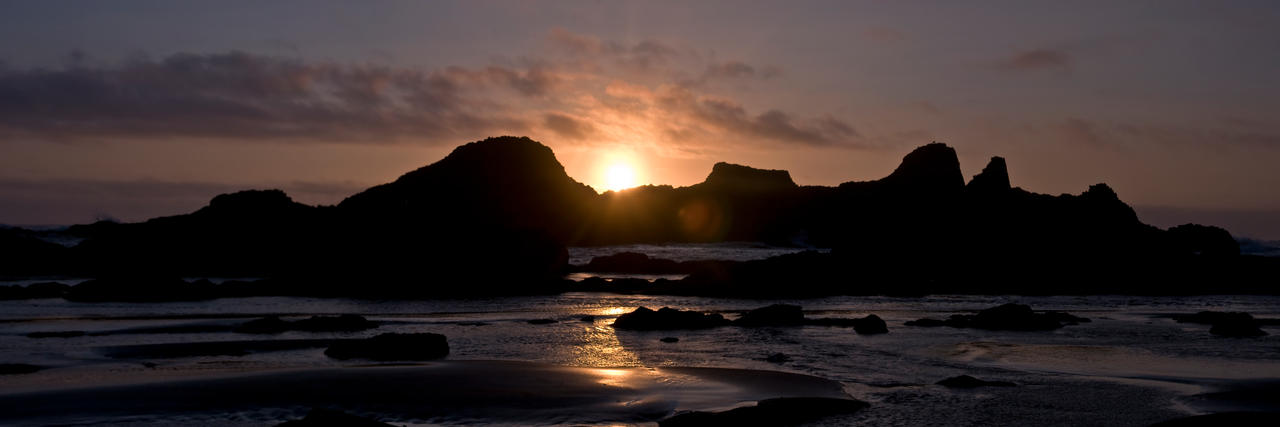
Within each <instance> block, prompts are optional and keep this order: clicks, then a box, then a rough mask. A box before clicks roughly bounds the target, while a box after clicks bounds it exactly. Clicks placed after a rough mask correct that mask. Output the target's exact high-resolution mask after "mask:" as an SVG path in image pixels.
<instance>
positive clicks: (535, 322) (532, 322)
mask: <svg viewBox="0 0 1280 427" xmlns="http://www.w3.org/2000/svg"><path fill="white" fill-rule="evenodd" d="M552 323H556V319H532V320H529V324H530V325H550V324H552Z"/></svg>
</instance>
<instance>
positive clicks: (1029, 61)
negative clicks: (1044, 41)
mask: <svg viewBox="0 0 1280 427" xmlns="http://www.w3.org/2000/svg"><path fill="white" fill-rule="evenodd" d="M1004 66H1005V67H1006V68H1009V69H1014V70H1042V69H1068V68H1070V67H1071V56H1070V55H1068V54H1067V53H1066V52H1064V51H1061V50H1054V49H1035V50H1028V51H1024V52H1018V53H1017V54H1014V55H1013V57H1012V58H1009V59H1008V60H1007V61H1005V63H1004Z"/></svg>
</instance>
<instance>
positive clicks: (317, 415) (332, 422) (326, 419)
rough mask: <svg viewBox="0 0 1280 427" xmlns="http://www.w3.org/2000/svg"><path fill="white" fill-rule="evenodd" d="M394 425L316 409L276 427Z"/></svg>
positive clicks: (382, 426) (389, 426)
mask: <svg viewBox="0 0 1280 427" xmlns="http://www.w3.org/2000/svg"><path fill="white" fill-rule="evenodd" d="M392 426H393V425H392V424H387V423H383V422H380V421H376V420H372V419H369V418H364V417H358V416H355V415H351V414H347V413H343V412H339V411H333V410H329V409H321V408H316V409H312V410H311V411H310V412H307V416H306V417H303V418H302V419H300V420H293V421H285V422H283V423H280V424H276V427H392Z"/></svg>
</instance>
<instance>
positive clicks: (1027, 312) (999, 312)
mask: <svg viewBox="0 0 1280 427" xmlns="http://www.w3.org/2000/svg"><path fill="white" fill-rule="evenodd" d="M1085 322H1089V319H1086V318H1083V317H1079V316H1074V315H1071V314H1068V313H1063V312H1060V311H1043V312H1038V313H1037V312H1035V311H1034V310H1032V309H1031V306H1028V305H1024V304H1012V303H1010V304H1004V305H1000V306H997V307H992V308H988V309H986V310H982V311H979V312H978V314H973V315H970V314H953V315H951V317H950V318H948V319H947V320H945V321H944V320H937V319H919V320H914V321H909V322H906V325H907V326H923V327H935V326H950V327H953V328H974V329H986V330H991V331H1051V330H1054V329H1058V328H1061V327H1063V326H1066V325H1075V324H1079V323H1085Z"/></svg>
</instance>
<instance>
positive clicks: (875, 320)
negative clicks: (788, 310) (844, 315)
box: [805, 314, 889, 335]
mask: <svg viewBox="0 0 1280 427" xmlns="http://www.w3.org/2000/svg"><path fill="white" fill-rule="evenodd" d="M805 324H807V325H813V326H839V327H845V328H853V330H854V332H857V333H858V334H862V335H874V334H886V333H889V327H888V326H887V325H885V323H884V320H883V319H881V318H880V316H876V315H874V314H868V315H867V316H866V317H863V318H860V319H840V318H834V317H825V318H821V319H808V320H805Z"/></svg>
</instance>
